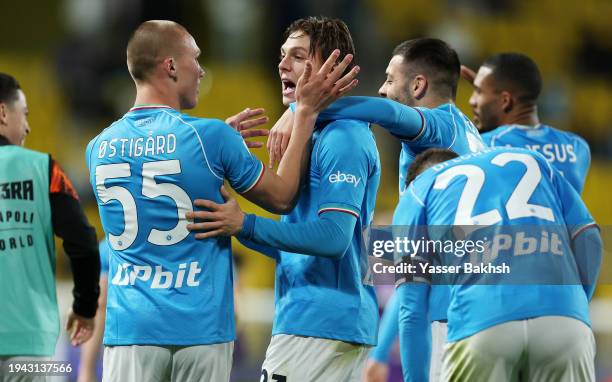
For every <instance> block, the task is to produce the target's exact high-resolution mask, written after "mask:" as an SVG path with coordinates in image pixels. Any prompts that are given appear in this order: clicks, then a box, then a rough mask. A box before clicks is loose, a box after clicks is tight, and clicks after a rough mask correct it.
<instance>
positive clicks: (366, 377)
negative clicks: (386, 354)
mask: <svg viewBox="0 0 612 382" xmlns="http://www.w3.org/2000/svg"><path fill="white" fill-rule="evenodd" d="M388 378H389V365H387V364H386V363H381V362H378V361H375V360H373V359H368V361H367V363H366V366H365V368H364V370H363V382H387V379H388Z"/></svg>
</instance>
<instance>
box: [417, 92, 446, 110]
mask: <svg viewBox="0 0 612 382" xmlns="http://www.w3.org/2000/svg"><path fill="white" fill-rule="evenodd" d="M447 103H455V102H454V101H453V100H452V99H450V98H443V97H436V96H429V95H428V96H425V97H423V98H422V99H420V100H418V101H417V102H416V103H415V106H419V107H425V108H427V109H435V108H436V107H438V106H441V105H445V104H447Z"/></svg>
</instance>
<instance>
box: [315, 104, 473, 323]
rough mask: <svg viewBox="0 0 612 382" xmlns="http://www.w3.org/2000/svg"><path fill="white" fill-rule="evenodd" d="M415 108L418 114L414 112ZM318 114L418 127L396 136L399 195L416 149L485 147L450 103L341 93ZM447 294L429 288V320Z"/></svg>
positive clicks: (440, 316)
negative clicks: (415, 103) (427, 104)
mask: <svg viewBox="0 0 612 382" xmlns="http://www.w3.org/2000/svg"><path fill="white" fill-rule="evenodd" d="M415 110H416V111H417V112H418V114H419V116H420V118H418V117H417V116H416V115H415V113H414V111H415ZM415 117H416V118H415ZM320 118H327V119H343V118H354V119H361V120H364V121H368V122H373V123H377V124H379V125H381V126H383V127H385V128H386V129H388V130H390V131H419V133H418V135H417V136H416V137H414V138H413V139H404V138H402V137H400V136H398V139H400V142H401V145H402V150H401V152H400V158H399V193H400V196H401V195H402V194H403V193H404V191H405V188H406V185H405V184H406V176H407V174H408V168H409V167H410V164H411V163H412V161H413V160H414V158H415V156H416V155H418V154H419V153H421V152H423V151H425V150H427V149H429V148H432V147H437V148H445V149H450V150H453V151H455V152H456V153H457V154H459V155H462V154H466V153H470V152H476V151H479V150H481V149H483V148H484V147H485V145H484V142H483V141H482V138H481V137H480V134H479V133H478V130H477V129H476V127H475V126H474V124H473V123H472V122H471V121H470V119H469V118H468V117H466V116H465V114H463V113H462V112H461V111H460V110H459V109H458V108H457V107H456V106H455V105H454V104H452V103H447V104H443V105H440V106H438V107H436V108H433V109H428V108H423V107H416V108H412V107H409V106H406V105H403V104H401V103H399V102H395V101H393V100H389V99H385V98H373V97H343V98H341V99H339V100H338V101H336V102H335V103H334V104H332V105H331V106H330V107H329V108H328V109H326V110H324V111H323V112H322V113H321V115H320ZM419 128H420V130H418V129H419ZM448 295H449V291H448V288H446V287H445V286H441V285H436V286H434V287H433V288H432V292H431V293H430V295H429V296H430V302H431V303H430V307H431V310H430V312H429V317H430V319H431V320H432V321H439V320H445V319H446V305H447V302H448V299H449V296H448Z"/></svg>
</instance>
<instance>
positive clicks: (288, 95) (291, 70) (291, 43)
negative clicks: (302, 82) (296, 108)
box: [278, 31, 321, 106]
mask: <svg viewBox="0 0 612 382" xmlns="http://www.w3.org/2000/svg"><path fill="white" fill-rule="evenodd" d="M306 60H310V61H311V62H312V70H313V71H317V70H319V68H320V67H321V59H320V58H319V54H315V57H312V56H311V55H310V36H308V35H307V34H305V33H304V32H303V31H296V32H293V33H291V34H290V35H289V37H287V40H286V41H285V43H284V44H283V46H281V49H280V62H279V63H278V74H279V76H280V79H281V89H282V96H283V105H285V106H289V104H290V103H292V102H295V87H296V85H297V82H298V79H299V78H300V76H301V75H302V73H304V69H305V68H306Z"/></svg>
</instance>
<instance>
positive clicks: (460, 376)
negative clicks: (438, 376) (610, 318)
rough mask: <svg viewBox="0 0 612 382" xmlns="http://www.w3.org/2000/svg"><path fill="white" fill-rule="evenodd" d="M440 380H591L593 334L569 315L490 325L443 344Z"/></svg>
mask: <svg viewBox="0 0 612 382" xmlns="http://www.w3.org/2000/svg"><path fill="white" fill-rule="evenodd" d="M443 368H444V371H443V377H442V380H444V381H470V382H471V381H474V382H478V381H496V382H497V381H499V382H505V381H509V382H514V381H519V380H524V381H563V382H582V381H585V382H586V381H588V382H591V381H595V338H594V337H593V332H592V331H591V328H589V327H588V326H587V325H585V324H584V323H583V322H582V321H579V320H576V319H574V318H570V317H562V316H543V317H537V318H534V319H528V320H519V321H510V322H506V323H503V324H500V325H496V326H493V327H491V328H488V329H485V330H483V331H481V332H479V333H476V334H474V335H472V336H470V337H467V338H464V339H462V340H460V341H457V342H453V343H449V344H447V345H446V349H445V353H444V366H443Z"/></svg>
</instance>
